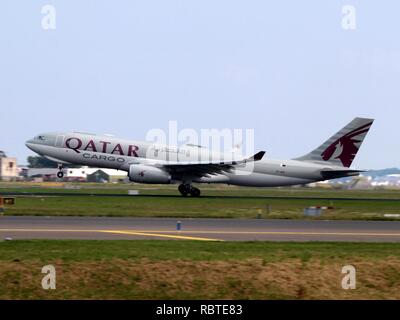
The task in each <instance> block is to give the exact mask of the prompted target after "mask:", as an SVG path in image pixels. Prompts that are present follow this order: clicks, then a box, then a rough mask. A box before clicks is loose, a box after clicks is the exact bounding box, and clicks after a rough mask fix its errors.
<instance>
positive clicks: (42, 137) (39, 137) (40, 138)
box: [35, 136, 45, 141]
mask: <svg viewBox="0 0 400 320" xmlns="http://www.w3.org/2000/svg"><path fill="white" fill-rule="evenodd" d="M35 139H36V140H41V141H44V140H45V137H44V136H37V137H35Z"/></svg>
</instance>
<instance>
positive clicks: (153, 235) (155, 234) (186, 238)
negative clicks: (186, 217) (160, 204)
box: [100, 230, 224, 241]
mask: <svg viewBox="0 0 400 320" xmlns="http://www.w3.org/2000/svg"><path fill="white" fill-rule="evenodd" d="M100 232H104V233H117V234H132V235H138V236H150V237H162V238H174V239H184V240H199V241H224V240H220V239H210V238H199V237H188V236H182V235H172V234H161V233H148V232H147V231H144V232H143V231H141V232H137V231H123V230H102V231H100ZM158 232H159V231H158ZM161 232H163V231H161ZM175 232H176V231H175Z"/></svg>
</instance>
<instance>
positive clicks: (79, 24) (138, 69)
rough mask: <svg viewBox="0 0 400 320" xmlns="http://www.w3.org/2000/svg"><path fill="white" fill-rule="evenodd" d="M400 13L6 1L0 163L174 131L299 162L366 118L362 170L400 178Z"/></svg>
mask: <svg viewBox="0 0 400 320" xmlns="http://www.w3.org/2000/svg"><path fill="white" fill-rule="evenodd" d="M47 4H50V5H53V6H54V8H55V9H56V29H55V30H51V29H50V30H45V29H43V28H42V19H43V17H44V16H45V15H44V14H42V13H41V10H42V7H43V6H44V5H47ZM344 5H352V6H354V8H355V10H356V11H355V12H356V29H355V30H352V29H350V30H345V29H343V28H342V18H343V13H342V7H343V6H344ZM399 12H400V2H399V1H397V0H393V1H385V0H384V1H355V0H345V1H334V0H330V1H321V0H314V1H311V0H308V1H307V0H303V1H282V0H281V1H266V0H260V1H243V0H242V1H233V0H224V1H221V0H219V1H215V0H213V1H210V0H201V1H200V0H196V1H190V0H180V1H176V0H159V1H155V0H146V1H144V0H142V1H132V0H129V1H128V0H126V1H111V0H110V1H99V0H96V1H94V0H93V1H88V0H84V1H82V0H80V1H74V0H68V1H65V0H64V1H51V0H48V1H34V0H31V1H26V0H25V1H22V0H19V1H18V0H17V1H16V0H2V1H1V2H0V43H1V47H0V49H1V53H0V57H1V59H0V117H1V124H0V149H3V150H5V151H6V152H7V154H8V155H10V156H16V157H18V160H19V163H26V161H25V158H26V157H27V156H28V155H31V154H33V153H32V152H31V151H29V150H28V149H27V148H26V147H25V145H24V142H25V141H26V140H27V139H28V138H31V137H32V136H34V135H35V134H37V133H40V132H46V131H54V130H80V131H89V132H97V133H113V134H115V135H117V136H121V137H124V138H132V139H144V138H145V136H146V133H147V131H148V130H149V129H152V128H165V129H166V128H167V125H168V121H169V120H177V121H178V125H179V128H180V129H183V128H194V129H196V130H200V129H201V128H219V129H223V128H226V127H227V128H232V129H233V128H243V129H246V128H253V129H254V130H255V138H256V146H257V149H265V150H266V151H267V156H268V157H272V158H292V157H296V156H300V155H302V154H304V153H306V152H308V151H310V150H311V149H313V148H315V147H317V146H318V145H319V144H320V143H321V142H323V141H324V140H326V139H327V138H328V137H329V136H330V135H331V134H333V133H335V132H336V131H337V130H338V129H340V128H341V127H342V126H344V125H345V124H346V123H347V122H349V121H350V120H351V119H352V118H353V117H355V116H363V117H373V118H375V119H376V122H375V124H374V126H373V127H372V130H371V132H370V134H369V136H368V137H367V139H366V141H365V144H364V145H363V147H362V149H361V151H360V153H359V155H358V157H357V158H356V160H355V162H354V165H355V166H357V167H360V168H371V169H372V168H385V167H394V166H396V167H400V139H399V138H400V127H399V123H400V119H399V115H400V103H399V100H400V36H399V31H400V19H399V18H398V16H399ZM46 21H47V20H46Z"/></svg>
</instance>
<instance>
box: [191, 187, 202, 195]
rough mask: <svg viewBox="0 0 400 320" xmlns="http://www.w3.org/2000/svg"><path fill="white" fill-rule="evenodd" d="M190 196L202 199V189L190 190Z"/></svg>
mask: <svg viewBox="0 0 400 320" xmlns="http://www.w3.org/2000/svg"><path fill="white" fill-rule="evenodd" d="M190 195H191V196H192V197H200V189H198V188H191V189H190Z"/></svg>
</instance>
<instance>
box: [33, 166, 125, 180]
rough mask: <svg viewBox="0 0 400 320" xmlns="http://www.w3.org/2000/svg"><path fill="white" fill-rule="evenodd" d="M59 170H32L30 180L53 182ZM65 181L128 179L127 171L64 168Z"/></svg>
mask: <svg viewBox="0 0 400 320" xmlns="http://www.w3.org/2000/svg"><path fill="white" fill-rule="evenodd" d="M57 172H58V169H57V168H30V169H28V172H27V178H29V179H36V180H37V179H42V180H43V181H53V180H58V179H57ZM63 172H64V178H63V181H73V182H85V181H88V182H119V181H124V180H126V179H127V173H126V172H125V171H120V170H115V169H103V168H89V167H81V168H64V169H63Z"/></svg>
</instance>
